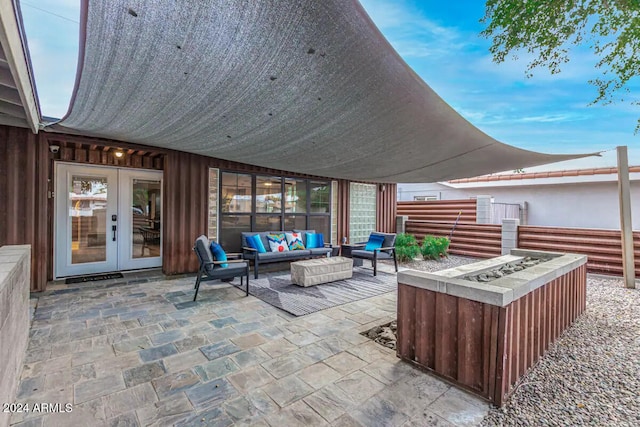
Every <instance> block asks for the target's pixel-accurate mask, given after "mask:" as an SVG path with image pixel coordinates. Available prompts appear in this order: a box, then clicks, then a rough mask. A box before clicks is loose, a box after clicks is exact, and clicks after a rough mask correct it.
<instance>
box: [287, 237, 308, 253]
mask: <svg viewBox="0 0 640 427" xmlns="http://www.w3.org/2000/svg"><path fill="white" fill-rule="evenodd" d="M284 235H285V236H287V244H288V245H289V250H290V251H296V250H304V243H302V233H284Z"/></svg>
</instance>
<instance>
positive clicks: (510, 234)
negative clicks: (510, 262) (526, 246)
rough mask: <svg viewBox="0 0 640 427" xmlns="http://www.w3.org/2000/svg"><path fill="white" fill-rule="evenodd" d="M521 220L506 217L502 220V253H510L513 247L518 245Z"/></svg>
mask: <svg viewBox="0 0 640 427" xmlns="http://www.w3.org/2000/svg"><path fill="white" fill-rule="evenodd" d="M519 225H520V220H519V219H516V218H504V219H503V220H502V255H508V254H509V253H510V252H511V249H515V248H517V247H518V226H519Z"/></svg>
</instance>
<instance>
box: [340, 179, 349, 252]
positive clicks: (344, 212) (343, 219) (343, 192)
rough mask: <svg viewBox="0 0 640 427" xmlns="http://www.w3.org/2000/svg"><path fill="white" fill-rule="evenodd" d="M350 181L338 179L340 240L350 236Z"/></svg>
mask: <svg viewBox="0 0 640 427" xmlns="http://www.w3.org/2000/svg"><path fill="white" fill-rule="evenodd" d="M350 212H351V211H350V208H349V181H346V180H344V179H340V180H338V241H339V243H342V238H343V237H346V238H349V213H350Z"/></svg>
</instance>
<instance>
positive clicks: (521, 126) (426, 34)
mask: <svg viewBox="0 0 640 427" xmlns="http://www.w3.org/2000/svg"><path fill="white" fill-rule="evenodd" d="M360 1H361V3H362V5H363V6H364V7H365V9H366V10H367V12H368V13H369V15H370V16H371V18H372V19H373V21H374V22H375V23H376V25H377V26H378V28H380V30H381V31H382V33H383V34H384V35H385V37H386V38H387V39H388V40H389V42H390V43H391V45H392V46H393V47H394V48H395V49H396V50H397V51H398V52H399V53H400V55H401V56H402V57H403V58H404V60H405V61H406V62H407V63H408V64H409V65H410V66H411V67H412V68H413V69H414V70H415V71H416V73H417V74H418V75H419V76H420V77H422V79H423V80H424V81H425V82H427V84H428V85H429V86H431V87H432V88H433V89H434V90H435V91H436V92H437V93H438V94H439V95H440V96H441V97H442V98H443V99H444V100H445V101H447V102H448V103H449V104H450V105H451V106H452V107H453V108H454V109H456V110H457V111H458V112H459V113H460V114H461V115H462V116H464V117H465V118H466V119H467V120H469V121H470V122H471V123H473V124H474V125H475V126H477V127H478V128H480V129H481V130H483V131H484V132H486V133H488V134H489V135H491V136H493V137H494V138H496V139H498V140H500V141H502V142H505V143H508V144H511V145H515V146H517V147H520V148H524V149H529V150H535V151H542V152H548V153H584V152H593V151H602V150H611V149H614V148H615V147H616V146H617V145H627V146H628V147H629V163H630V164H636V165H640V147H638V148H636V146H638V145H639V144H638V142H639V141H640V135H634V128H635V125H636V120H637V119H638V117H640V107H637V106H632V105H630V104H629V103H617V104H613V105H608V106H599V105H595V106H589V103H590V102H591V101H592V100H593V99H594V98H595V96H596V95H597V92H596V88H595V87H593V86H591V85H589V84H588V83H587V81H588V80H589V79H590V78H593V77H595V76H597V72H596V70H595V68H594V64H595V62H596V61H595V57H594V56H593V55H592V54H591V53H590V52H589V51H588V50H586V49H575V50H574V51H573V53H572V60H571V62H570V63H569V64H567V65H566V66H565V67H563V70H562V72H561V73H560V74H557V75H553V76H552V75H550V74H549V73H548V72H547V71H546V70H544V69H540V70H536V71H535V72H534V76H533V77H532V78H526V76H525V68H526V64H527V61H526V58H527V55H521V56H522V59H521V60H519V61H514V60H508V61H507V62H505V63H502V64H495V63H493V62H492V60H491V55H490V53H489V46H490V41H489V40H486V39H483V38H481V37H479V35H478V34H479V33H480V31H481V30H482V29H483V26H482V24H481V23H480V22H479V20H480V19H481V18H482V16H483V15H484V3H483V2H481V1H468V0H464V1H458V2H455V1H450V2H441V1H424V0H423V1H419V0H360ZM79 3H80V1H79V0H23V1H21V4H22V13H23V18H24V21H25V29H26V32H27V39H28V44H29V49H30V53H31V60H32V63H33V67H34V74H35V78H36V83H37V90H38V95H39V98H40V104H41V106H42V112H43V114H44V115H47V116H53V117H62V116H63V115H64V114H65V112H66V110H67V107H68V103H69V97H70V95H71V91H72V89H73V84H74V81H75V73H76V62H77V46H78V40H77V39H78V26H79V24H78V19H79V18H78V15H79ZM43 10H44V11H43ZM45 11H49V12H53V13H55V15H54V14H52V13H47V12H45ZM630 88H631V89H632V93H634V92H635V93H638V90H639V89H640V84H639V83H638V82H635V85H634V86H631V87H630ZM615 162H616V160H615V152H614V151H609V152H607V153H605V155H604V156H603V157H601V158H593V157H592V158H588V159H583V160H580V161H573V162H563V163H558V164H555V165H547V166H544V167H539V168H535V169H533V168H532V169H529V170H538V169H568V168H574V167H575V168H580V167H597V166H615Z"/></svg>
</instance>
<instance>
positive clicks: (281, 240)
mask: <svg viewBox="0 0 640 427" xmlns="http://www.w3.org/2000/svg"><path fill="white" fill-rule="evenodd" d="M267 240H268V241H269V247H270V248H271V252H288V251H289V246H288V245H287V238H286V237H285V235H284V233H280V234H269V235H267Z"/></svg>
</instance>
